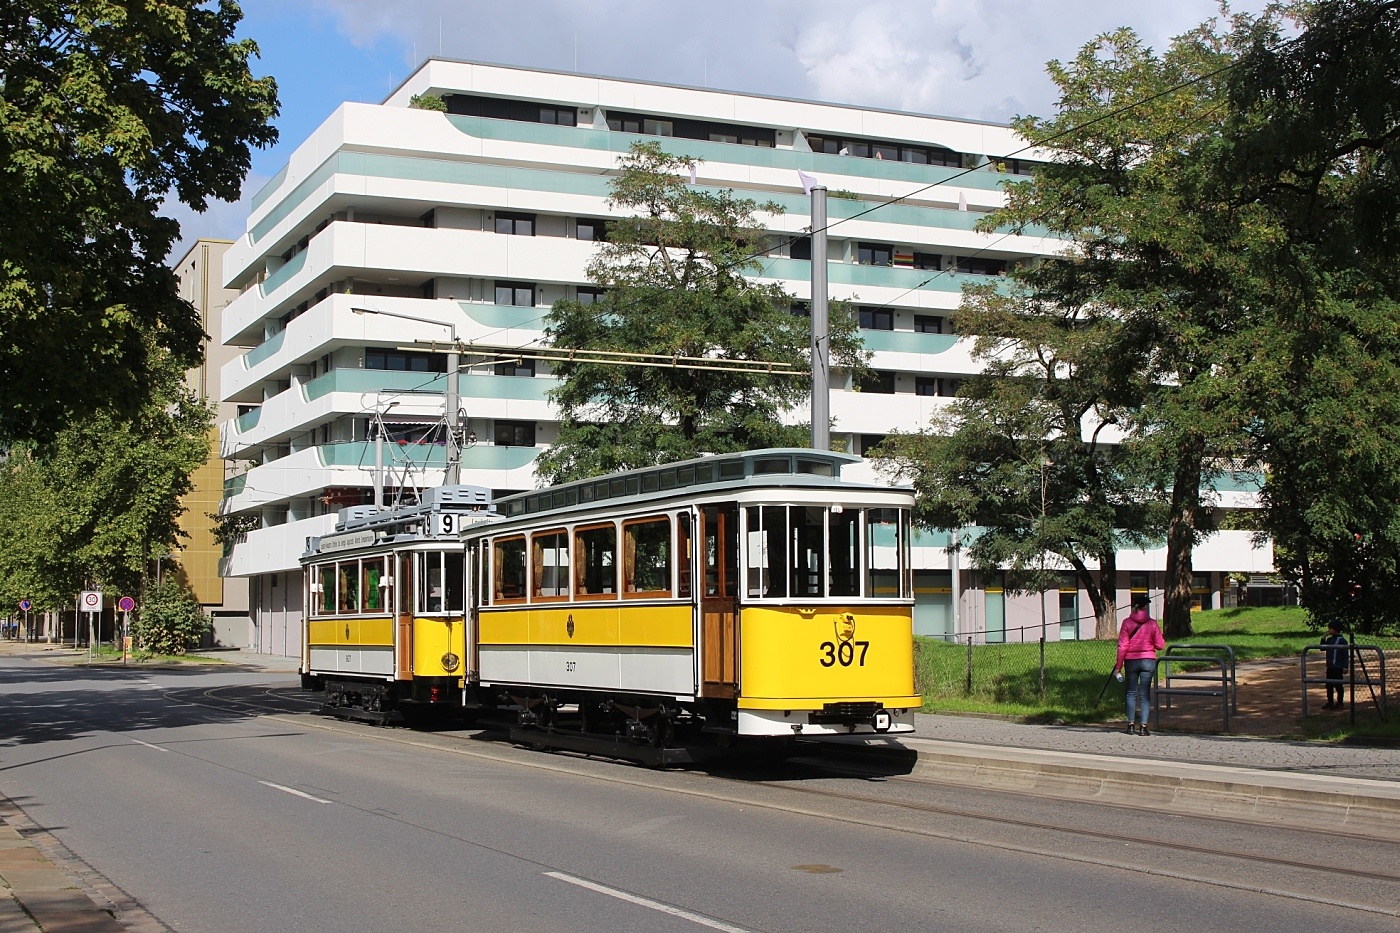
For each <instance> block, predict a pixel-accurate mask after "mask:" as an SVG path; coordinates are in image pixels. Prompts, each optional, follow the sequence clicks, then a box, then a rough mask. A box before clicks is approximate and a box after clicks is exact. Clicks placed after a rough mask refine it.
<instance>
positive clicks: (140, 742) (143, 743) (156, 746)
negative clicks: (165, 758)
mask: <svg viewBox="0 0 1400 933" xmlns="http://www.w3.org/2000/svg"><path fill="white" fill-rule="evenodd" d="M127 738H129V739H131V736H127ZM131 741H133V742H135V743H136V744H137V745H144V746H146V747H147V748H154V749H155V750H156V751H158V752H168V751H170V749H168V748H161V747H160V746H159V745H152V744H151V743H150V742H143V741H141V740H140V739H131Z"/></svg>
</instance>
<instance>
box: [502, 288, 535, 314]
mask: <svg viewBox="0 0 1400 933" xmlns="http://www.w3.org/2000/svg"><path fill="white" fill-rule="evenodd" d="M496 304H498V305H515V306H516V307H520V308H533V307H534V306H535V286H534V285H532V284H531V283H529V282H497V283H496Z"/></svg>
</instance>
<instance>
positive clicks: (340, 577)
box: [335, 557, 364, 616]
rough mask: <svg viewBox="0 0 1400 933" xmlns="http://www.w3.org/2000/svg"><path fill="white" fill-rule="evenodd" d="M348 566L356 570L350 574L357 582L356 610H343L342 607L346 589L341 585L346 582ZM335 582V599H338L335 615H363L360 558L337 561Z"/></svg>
mask: <svg viewBox="0 0 1400 933" xmlns="http://www.w3.org/2000/svg"><path fill="white" fill-rule="evenodd" d="M347 566H349V567H353V568H354V569H353V570H352V571H351V573H350V579H351V580H354V581H355V608H354V609H342V608H341V607H340V605H341V600H342V599H343V598H344V596H345V587H344V586H342V585H341V583H343V582H344V579H345V568H346V567H347ZM335 582H336V592H335V597H336V601H335V614H336V615H338V616H357V615H359V614H360V613H361V611H362V609H361V607H362V606H363V605H364V600H363V599H362V598H361V596H362V594H361V593H360V560H359V558H357V557H356V558H350V559H348V560H338V561H336V562H335Z"/></svg>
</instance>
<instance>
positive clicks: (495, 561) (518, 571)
mask: <svg viewBox="0 0 1400 933" xmlns="http://www.w3.org/2000/svg"><path fill="white" fill-rule="evenodd" d="M491 574H492V576H491V601H492V602H493V603H494V602H502V601H509V600H512V599H524V598H525V539H524V538H523V537H518V538H504V539H497V540H496V541H495V542H494V543H493V544H492V549H491Z"/></svg>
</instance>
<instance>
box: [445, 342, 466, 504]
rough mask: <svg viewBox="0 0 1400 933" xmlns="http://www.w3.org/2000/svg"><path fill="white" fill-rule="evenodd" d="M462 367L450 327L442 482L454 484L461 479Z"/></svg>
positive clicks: (458, 350) (460, 357) (459, 353)
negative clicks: (459, 386) (459, 375)
mask: <svg viewBox="0 0 1400 933" xmlns="http://www.w3.org/2000/svg"><path fill="white" fill-rule="evenodd" d="M461 368H462V354H461V351H460V349H459V348H458V346H457V329H456V328H455V327H454V328H453V329H452V349H451V350H450V351H449V352H448V354H447V476H446V477H445V479H444V483H445V484H446V485H448V486H456V485H457V484H458V483H460V482H461V481H462V443H461V436H460V430H461V426H460V425H459V424H458V415H459V414H460V411H459V409H460V408H461V404H462V402H461V399H460V397H459V396H458V386H457V374H458V372H459V371H460V370H461Z"/></svg>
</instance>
